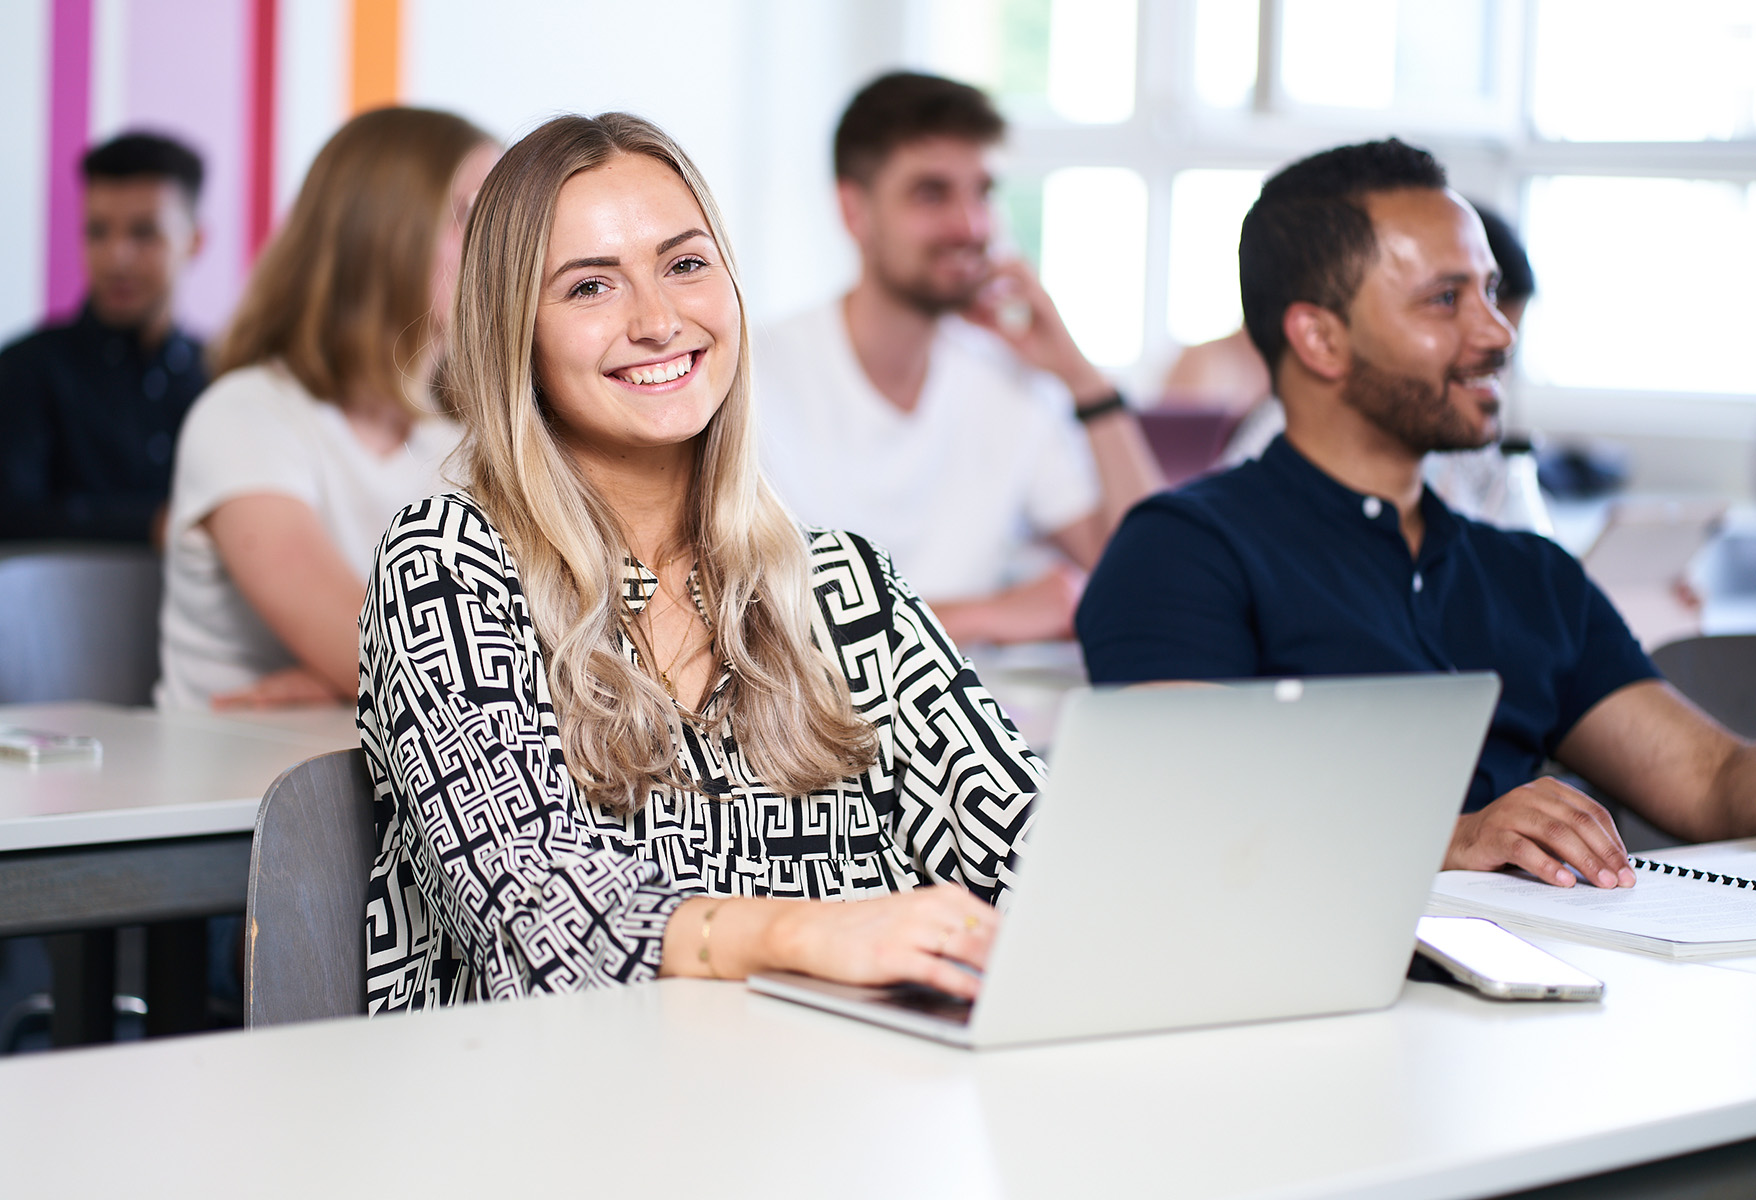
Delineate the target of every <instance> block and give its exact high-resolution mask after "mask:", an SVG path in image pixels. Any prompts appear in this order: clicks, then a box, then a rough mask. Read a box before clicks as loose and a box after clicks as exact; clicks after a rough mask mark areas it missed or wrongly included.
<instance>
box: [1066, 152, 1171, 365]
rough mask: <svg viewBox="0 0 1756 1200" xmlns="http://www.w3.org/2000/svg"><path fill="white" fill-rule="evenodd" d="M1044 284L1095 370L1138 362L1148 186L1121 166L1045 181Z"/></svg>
mask: <svg viewBox="0 0 1756 1200" xmlns="http://www.w3.org/2000/svg"><path fill="white" fill-rule="evenodd" d="M1043 286H1044V287H1046V288H1047V289H1048V291H1049V295H1050V296H1052V297H1054V300H1055V306H1056V307H1057V308H1058V309H1060V311H1061V317H1062V319H1063V320H1064V321H1066V322H1067V328H1068V331H1069V332H1071V333H1072V334H1073V338H1074V340H1075V341H1077V342H1078V343H1079V348H1080V349H1081V350H1083V351H1084V352H1085V355H1086V357H1087V358H1089V359H1091V360H1092V361H1093V362H1094V363H1097V364H1098V365H1099V366H1105V367H1126V366H1130V365H1132V364H1133V363H1134V361H1135V360H1136V359H1138V358H1139V357H1140V347H1141V333H1142V329H1141V326H1142V324H1143V322H1144V320H1145V313H1146V181H1145V180H1144V179H1142V178H1141V177H1140V176H1139V175H1138V174H1136V173H1135V172H1133V171H1128V170H1124V169H1122V168H1119V167H1068V168H1066V169H1064V170H1060V171H1054V172H1051V173H1050V174H1049V175H1048V176H1047V177H1046V178H1045V179H1044V180H1043Z"/></svg>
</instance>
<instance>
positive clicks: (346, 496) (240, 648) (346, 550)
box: [155, 366, 461, 708]
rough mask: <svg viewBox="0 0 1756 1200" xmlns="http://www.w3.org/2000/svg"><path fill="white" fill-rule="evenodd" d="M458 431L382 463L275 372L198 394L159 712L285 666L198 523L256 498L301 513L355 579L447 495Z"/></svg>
mask: <svg viewBox="0 0 1756 1200" xmlns="http://www.w3.org/2000/svg"><path fill="white" fill-rule="evenodd" d="M460 432H461V431H460V430H459V429H458V427H457V425H456V424H455V423H454V422H452V421H450V420H447V419H445V418H442V417H433V418H430V419H427V420H423V421H420V422H418V423H417V424H416V425H415V427H414V430H413V432H412V433H411V434H410V435H409V439H408V442H407V444H406V445H405V446H404V447H403V448H402V449H400V450H397V451H394V452H393V453H391V454H389V455H385V456H383V457H380V456H379V455H378V454H376V453H374V452H373V451H371V450H369V449H367V448H366V446H365V445H363V444H362V443H361V442H360V440H359V438H358V437H356V436H355V435H354V432H353V430H352V428H351V427H350V426H349V425H348V422H347V418H346V417H345V416H343V415H342V411H341V409H340V408H338V407H336V406H335V405H333V404H325V403H323V402H322V401H320V400H316V399H313V398H312V397H311V395H310V394H309V393H308V392H306V391H305V389H304V388H303V387H301V386H300V384H299V383H298V381H297V380H295V379H294V378H293V377H292V376H291V375H289V374H288V373H287V372H286V371H285V370H284V369H282V368H280V367H278V366H256V367H245V368H244V369H242V370H238V371H232V372H230V373H228V374H226V375H225V376H223V377H222V378H220V379H219V380H218V381H216V382H215V383H214V384H213V386H212V387H210V388H208V389H207V390H206V391H205V392H203V393H202V394H201V396H200V398H199V399H197V400H196V401H195V405H194V407H192V408H191V409H190V410H189V416H188V417H187V418H186V419H185V420H184V422H183V430H182V433H181V434H180V435H179V436H178V439H177V461H176V467H175V469H174V472H173V476H172V481H171V505H170V520H169V524H168V526H167V528H166V533H165V542H166V551H165V600H164V607H163V609H162V610H161V613H160V620H159V649H160V658H161V662H160V668H159V669H160V671H161V677H160V679H159V683H158V687H157V689H156V691H155V698H156V700H157V702H158V705H159V707H160V708H206V707H207V706H208V703H209V701H210V700H211V699H212V697H213V696H215V695H216V694H218V693H221V692H229V691H234V690H236V689H238V688H243V687H248V686H249V685H250V684H251V683H253V682H255V681H256V680H257V679H259V678H260V677H262V676H263V675H266V674H268V673H270V672H271V671H278V670H280V669H282V668H284V667H290V666H292V665H293V662H294V660H293V657H292V655H291V654H290V653H289V652H288V650H287V649H286V647H285V646H283V645H281V643H280V639H279V638H277V637H275V635H274V634H273V633H272V632H270V631H269V628H268V626H267V625H265V624H263V622H262V618H261V617H259V616H257V614H256V610H255V609H253V608H251V607H250V604H249V602H248V601H247V600H245V599H244V596H243V594H242V593H241V592H239V591H238V589H237V586H236V585H235V584H233V582H232V579H231V576H230V575H229V574H227V572H226V568H225V566H224V564H222V563H221V562H220V558H219V554H218V552H217V551H216V550H215V548H214V544H213V539H212V538H211V537H209V536H208V534H207V531H206V530H205V529H203V528H202V527H201V525H200V522H201V521H203V520H205V519H206V518H207V517H208V515H209V514H211V513H212V512H213V511H214V509H216V508H218V507H219V506H220V505H221V504H223V503H224V502H225V501H227V500H231V499H234V498H236V497H238V496H244V495H250V494H252V493H259V492H274V493H278V494H280V495H285V496H292V497H295V498H296V499H299V500H303V501H304V502H305V503H307V504H309V505H310V506H311V507H312V509H314V510H315V511H316V513H317V517H318V519H319V520H320V521H321V522H322V524H323V529H324V532H325V533H327V534H328V535H329V537H330V540H331V541H332V542H334V543H335V546H336V548H337V549H338V550H339V551H340V552H341V556H342V558H343V559H344V560H345V561H346V562H347V564H348V566H349V567H350V568H352V569H353V571H354V572H355V574H357V575H358V576H359V577H360V579H361V580H362V581H364V580H365V579H366V578H368V577H369V575H370V572H371V568H372V555H373V554H374V552H375V551H376V550H377V548H378V539H379V538H380V537H382V536H383V534H384V530H385V529H386V528H387V527H388V526H389V524H390V518H391V517H392V516H394V515H395V514H396V512H397V510H398V509H400V508H402V507H403V506H404V505H406V504H408V503H410V502H411V501H414V500H419V499H420V498H421V497H423V496H430V495H432V494H434V493H435V492H441V491H445V490H446V489H447V488H448V487H449V486H450V485H448V484H447V483H446V482H445V480H444V478H443V477H442V476H441V475H440V470H439V468H440V464H441V463H442V462H443V461H444V459H445V457H446V455H448V454H450V453H451V451H452V449H453V448H455V447H456V445H457V441H458V437H459V435H460Z"/></svg>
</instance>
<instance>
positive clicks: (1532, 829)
mask: <svg viewBox="0 0 1756 1200" xmlns="http://www.w3.org/2000/svg"><path fill="white" fill-rule="evenodd" d="M1569 863H1570V864H1572V865H1573V866H1574V867H1575V868H1577V869H1578V871H1579V874H1580V875H1581V876H1583V877H1584V878H1585V880H1586V882H1587V883H1595V884H1596V885H1597V886H1599V887H1604V888H1613V887H1633V886H1634V869H1633V868H1632V867H1630V866H1629V865H1628V851H1627V849H1626V848H1624V847H1623V845H1622V838H1621V835H1620V834H1618V833H1617V832H1616V823H1615V821H1614V820H1612V819H1611V817H1610V814H1609V813H1608V812H1606V811H1604V807H1603V805H1601V804H1599V803H1598V802H1597V801H1595V800H1593V799H1592V798H1591V797H1590V796H1587V795H1586V794H1585V793H1584V792H1581V791H1580V790H1579V789H1577V788H1573V787H1569V786H1568V785H1566V784H1564V783H1562V782H1561V781H1560V780H1559V779H1552V778H1548V777H1544V778H1542V779H1536V780H1532V781H1531V782H1530V783H1527V784H1525V785H1524V786H1523V787H1518V788H1514V789H1512V790H1511V791H1510V792H1507V793H1506V794H1505V795H1504V796H1501V797H1500V798H1499V799H1498V800H1496V801H1494V802H1493V803H1492V804H1490V805H1488V806H1487V807H1486V808H1483V809H1482V810H1481V811H1480V812H1473V813H1465V814H1464V815H1463V816H1461V817H1459V818H1457V827H1456V829H1455V830H1454V831H1453V832H1452V834H1451V847H1450V849H1448V850H1447V851H1446V852H1445V869H1446V870H1448V871H1459V870H1461V871H1493V870H1496V869H1498V868H1500V867H1503V866H1507V865H1511V866H1515V867H1523V868H1524V869H1525V870H1526V871H1529V872H1530V873H1531V874H1532V875H1534V876H1536V877H1537V878H1538V879H1540V880H1542V881H1543V882H1544V883H1552V884H1556V885H1558V886H1560V887H1572V886H1573V883H1574V876H1573V872H1572V871H1569V870H1568V869H1567V865H1566V864H1569Z"/></svg>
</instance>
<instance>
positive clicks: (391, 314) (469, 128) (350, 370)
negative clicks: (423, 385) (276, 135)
mask: <svg viewBox="0 0 1756 1200" xmlns="http://www.w3.org/2000/svg"><path fill="white" fill-rule="evenodd" d="M492 142H493V139H492V138H490V137H489V136H488V135H487V134H485V133H483V132H482V131H481V130H480V129H478V128H476V127H475V126H474V125H472V124H470V123H469V122H468V121H466V120H464V119H463V118H462V117H458V116H453V115H452V114H451V113H447V112H437V111H434V110H432V109H426V108H380V109H374V110H373V111H371V112H365V113H361V114H360V115H359V116H357V117H355V118H354V119H353V120H351V121H349V122H348V123H347V124H346V125H343V126H342V127H341V128H340V129H338V130H337V131H336V132H335V135H334V136H333V137H331V138H330V139H329V141H328V142H326V143H325V144H324V146H323V149H322V150H320V151H318V154H317V158H316V160H315V161H314V162H312V164H311V170H310V171H309V172H307V173H306V175H305V182H304V183H303V184H301V185H300V187H299V195H298V197H297V199H295V200H294V201H293V207H292V209H291V210H290V211H289V212H288V213H287V218H286V221H285V222H284V223H283V224H282V225H281V227H280V230H279V231H278V232H277V233H276V234H275V235H274V239H273V240H272V241H270V242H269V243H268V246H267V247H266V248H265V249H264V250H263V252H262V257H261V258H259V259H258V260H257V261H256V267H255V269H254V270H252V271H251V272H250V282H249V283H248V284H247V285H246V286H245V288H244V295H243V298H242V299H240V300H239V301H238V307H237V310H236V312H235V313H234V314H233V316H232V320H231V323H230V324H229V325H228V326H227V328H226V331H225V333H224V334H223V335H221V337H220V339H219V341H218V342H217V343H216V344H215V345H214V346H213V347H212V349H211V350H210V351H209V360H210V363H211V366H212V368H213V373H214V374H215V375H216V376H218V375H223V374H224V373H225V372H227V371H232V370H236V369H237V368H239V367H248V366H252V365H254V364H256V363H262V362H267V361H269V360H270V359H280V360H281V361H282V362H284V363H285V364H286V368H287V370H288V371H289V372H290V373H291V374H292V376H293V378H295V379H297V380H298V381H299V383H300V385H301V386H303V387H304V389H305V390H306V391H307V392H309V393H310V394H311V395H312V396H314V397H316V398H317V399H319V400H326V401H328V402H330V403H332V404H340V403H341V402H342V400H343V398H344V397H345V396H346V395H347V394H348V393H349V392H350V391H353V390H355V389H365V390H368V391H371V392H375V393H377V394H379V395H382V396H386V397H392V398H395V399H397V400H400V401H401V402H402V404H403V405H404V406H405V407H406V408H407V409H408V410H409V411H410V412H412V413H414V414H416V415H421V414H424V413H426V412H428V411H430V409H431V404H430V401H429V398H428V397H427V396H425V395H417V394H414V393H413V392H412V391H411V390H410V382H411V380H412V377H413V374H414V372H413V366H414V363H415V362H416V360H417V359H419V358H420V356H421V355H422V354H424V353H426V352H427V351H428V350H429V349H430V347H431V344H432V342H433V340H434V335H435V329H434V322H433V312H432V305H433V300H432V286H433V285H432V279H433V252H434V247H435V246H436V245H437V244H438V241H439V230H440V223H441V222H442V221H445V220H448V219H449V218H450V216H451V213H450V200H451V181H452V179H453V178H454V177H455V176H456V175H457V169H458V168H459V167H460V166H462V165H463V160H464V159H465V158H467V157H469V154H470V152H471V151H472V150H474V149H475V148H476V147H477V146H481V145H484V144H492Z"/></svg>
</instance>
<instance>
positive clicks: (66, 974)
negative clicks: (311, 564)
mask: <svg viewBox="0 0 1756 1200" xmlns="http://www.w3.org/2000/svg"><path fill="white" fill-rule="evenodd" d="M0 725H19V726H25V727H27V728H33V729H48V730H54V731H56V732H60V733H79V734H91V735H93V736H95V737H97V738H98V740H99V741H100V742H101V743H102V745H103V759H102V760H101V761H100V762H98V763H51V764H44V765H41V766H31V765H29V764H24V763H17V762H11V761H6V760H0V937H11V936H16V935H20V934H56V933H72V932H78V931H104V930H110V929H113V928H114V927H116V926H120V925H135V924H145V925H149V926H154V927H156V928H155V932H154V933H153V934H152V935H149V942H152V941H155V940H158V941H161V942H162V943H163V944H161V945H160V946H159V948H158V949H157V950H153V951H151V953H154V954H156V955H158V957H160V958H165V957H167V956H168V955H170V954H172V953H176V954H178V955H180V957H182V958H183V959H184V960H186V962H187V964H188V965H187V969H186V970H184V971H182V972H181V975H183V976H194V975H195V973H196V972H197V971H198V969H199V963H200V961H201V950H200V944H201V943H202V938H203V935H202V934H201V932H200V927H199V925H198V924H194V923H193V922H195V920H196V919H197V918H201V917H205V916H208V915H212V914H216V913H226V912H242V911H243V909H244V899H245V886H246V879H247V875H248V869H249V862H250V835H251V832H252V830H253V829H254V827H255V824H256V809H257V807H258V806H259V805H260V803H261V801H262V793H263V792H264V791H266V790H267V788H268V785H269V784H270V783H272V782H274V779H275V777H276V776H277V775H279V774H280V773H281V772H282V771H284V770H285V769H286V768H288V767H290V766H292V765H293V764H294V763H297V762H300V761H302V760H304V759H307V758H310V757H311V756H312V755H314V754H322V753H324V752H325V751H329V750H337V749H345V748H347V747H349V746H353V745H356V744H357V743H358V736H357V734H356V733H355V731H354V716H353V712H352V710H350V709H348V708H345V707H337V708H333V709H321V710H319V709H308V710H300V711H287V712H279V713H249V714H240V715H239V716H231V715H227V716H217V715H208V714H203V713H158V712H154V711H153V710H151V709H131V708H119V707H116V706H114V705H106V704H89V703H77V704H29V705H6V706H0ZM161 934H162V938H161V937H160V935H161ZM111 945H112V941H111V937H110V935H109V934H108V933H95V932H94V933H92V934H91V935H90V936H89V937H86V938H83V939H82V940H81V941H80V942H79V944H78V945H74V944H71V943H66V944H60V943H58V944H57V946H56V948H55V953H54V957H55V963H56V981H55V991H56V1033H55V1037H56V1040H57V1042H67V1041H85V1040H90V1039H92V1038H98V1039H103V1038H106V1037H107V1036H108V1033H107V1031H108V1028H109V1004H110V1000H109V997H110V993H111V982H110V980H111V975H112V973H113V961H114V959H113V951H112V949H111ZM155 978H157V977H156V976H153V975H151V974H150V973H149V984H148V986H149V990H151V991H152V992H153V993H154V995H153V996H149V998H148V1000H149V1004H150V1005H151V1006H152V1007H151V1009H150V1011H149V1014H148V1027H149V1029H151V1030H153V1031H155V1032H158V1031H164V1032H169V1031H172V1030H175V1029H179V1028H189V1027H192V1024H193V1023H194V1022H196V1021H197V1020H198V1018H199V1016H200V1014H199V1012H197V1011H196V1010H197V1009H198V1008H199V1004H200V996H199V995H197V994H193V989H194V987H195V986H196V984H198V983H199V979H198V978H197V979H196V981H195V984H190V985H189V986H188V987H178V986H176V985H175V984H174V983H173V982H172V981H171V979H170V978H169V977H167V978H166V979H165V980H164V982H163V984H162V986H161V985H160V984H157V983H155V982H154V979H155ZM167 1013H172V1014H175V1015H169V1016H167V1015H165V1014H167ZM73 1014H77V1015H73ZM192 1014H193V1015H192ZM161 1018H162V1019H161Z"/></svg>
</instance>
